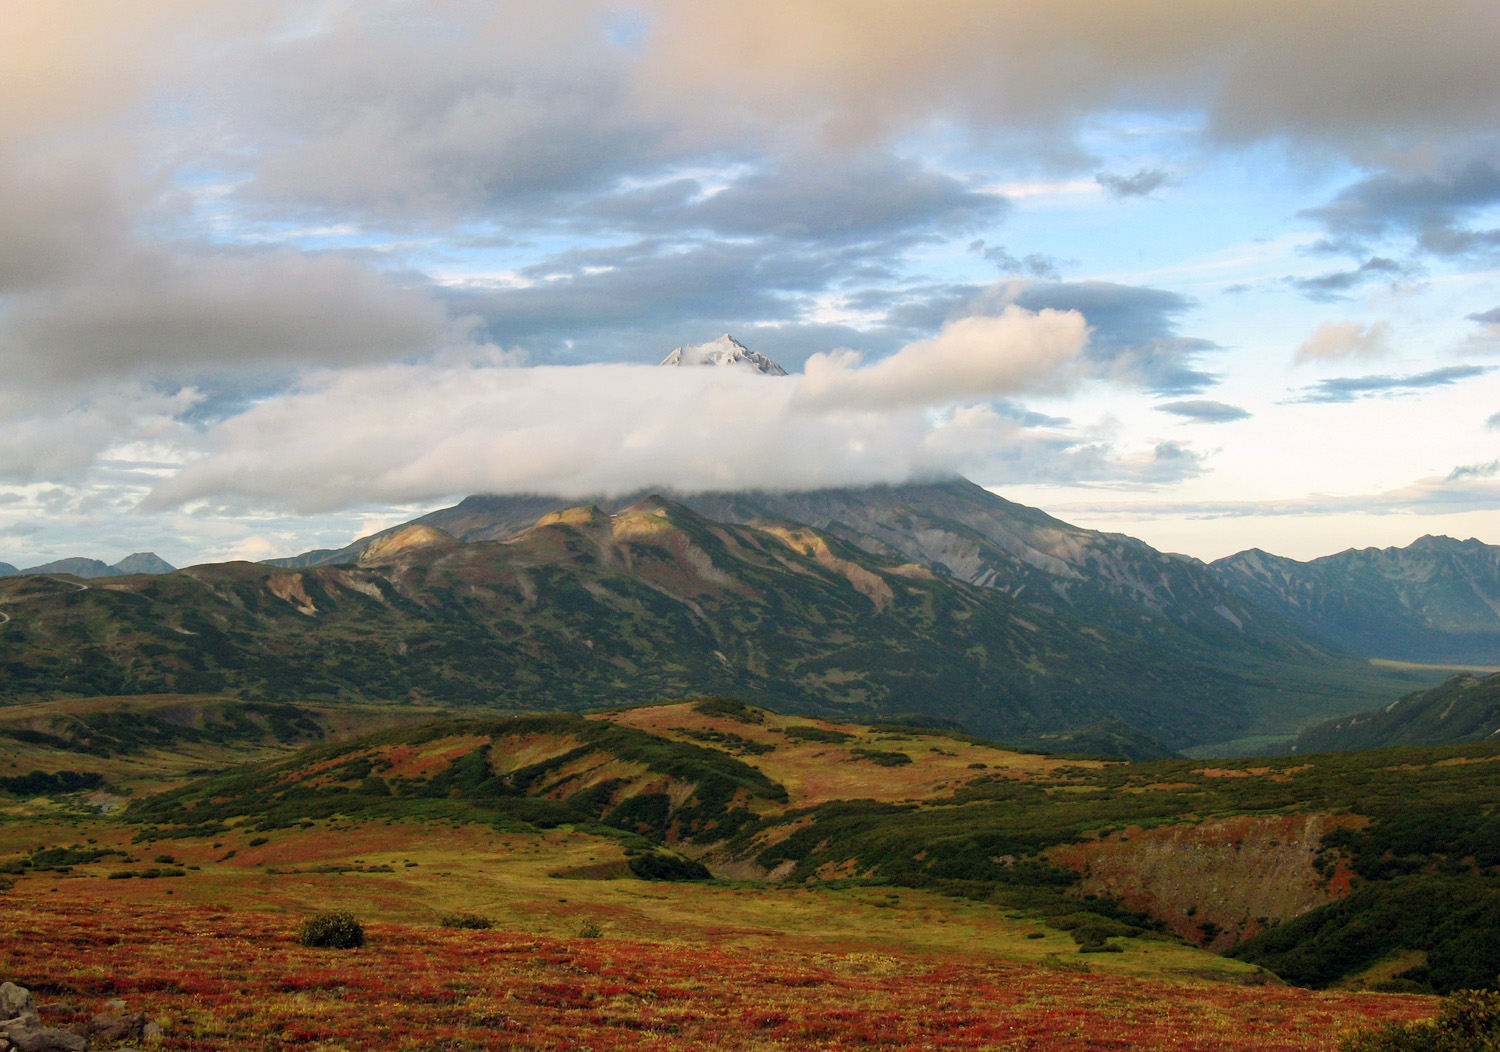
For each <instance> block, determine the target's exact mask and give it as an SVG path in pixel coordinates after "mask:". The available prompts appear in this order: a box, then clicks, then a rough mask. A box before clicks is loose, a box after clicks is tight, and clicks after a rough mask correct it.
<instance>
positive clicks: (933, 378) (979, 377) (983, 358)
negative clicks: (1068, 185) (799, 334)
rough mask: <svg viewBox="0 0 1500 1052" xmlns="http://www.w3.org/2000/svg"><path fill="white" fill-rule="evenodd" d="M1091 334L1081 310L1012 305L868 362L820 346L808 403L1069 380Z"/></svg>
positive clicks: (951, 394)
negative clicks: (827, 351)
mask: <svg viewBox="0 0 1500 1052" xmlns="http://www.w3.org/2000/svg"><path fill="white" fill-rule="evenodd" d="M1087 342H1088V330H1087V327H1086V325H1085V323H1084V319H1083V316H1082V315H1080V314H1078V313H1077V312H1074V311H1067V312H1064V311H1056V310H1042V311H1039V312H1037V313H1035V314H1033V313H1031V312H1030V311H1026V310H1022V309H1021V308H1020V307H1015V306H1011V307H1007V308H1006V309H1005V311H1004V313H1002V314H1001V315H999V316H998V317H986V316H982V315H980V316H974V317H969V318H961V319H959V320H958V321H954V322H951V323H950V324H948V325H946V326H944V328H943V330H942V331H941V332H940V333H939V334H938V335H937V336H935V337H933V338H932V339H930V340H919V341H917V342H916V343H913V344H911V345H909V346H907V347H905V348H903V349H902V350H900V351H898V352H897V353H896V354H893V355H890V356H889V357H886V358H882V359H880V360H879V361H877V362H874V363H872V364H870V365H866V366H863V367H860V364H859V362H860V356H859V355H858V354H857V353H855V352H853V351H845V352H842V353H840V352H834V353H832V354H815V355H813V356H812V357H810V358H809V359H808V360H807V364H806V365H805V366H804V374H803V376H804V379H803V382H802V385H801V390H800V392H799V396H800V398H801V399H802V400H803V402H804V404H807V405H813V406H857V407H860V408H864V409H870V408H880V409H884V408H899V407H909V406H923V405H934V404H942V403H945V402H953V401H957V400H960V399H964V398H994V397H999V396H1002V395H1008V394H1015V393H1018V392H1021V391H1028V390H1038V389H1051V390H1054V391H1056V390H1060V389H1064V388H1066V387H1067V386H1068V385H1069V383H1070V381H1073V380H1075V379H1076V377H1077V373H1076V372H1075V371H1074V370H1073V369H1072V368H1071V367H1072V365H1073V363H1074V362H1075V361H1076V359H1077V358H1078V356H1079V355H1080V354H1081V353H1082V351H1083V348H1084V346H1085V344H1086V343H1087Z"/></svg>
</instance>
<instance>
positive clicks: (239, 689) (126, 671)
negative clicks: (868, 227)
mask: <svg viewBox="0 0 1500 1052" xmlns="http://www.w3.org/2000/svg"><path fill="white" fill-rule="evenodd" d="M975 489H976V490H977V487H975ZM978 492H980V493H982V492H983V491H982V490H979V491H978ZM1142 547H1144V546H1142ZM1126 549H1127V550H1132V549H1129V546H1128V545H1127V546H1126ZM1179 563H1181V564H1183V565H1188V566H1191V564H1190V562H1188V561H1184V560H1170V561H1169V562H1168V563H1164V564H1162V566H1163V570H1164V571H1165V570H1167V569H1170V568H1172V567H1176V566H1177V565H1179ZM1197 572H1198V573H1200V574H1201V573H1202V571H1201V568H1200V569H1199V570H1198V571H1197ZM1184 589H1185V585H1184ZM1047 594H1048V595H1050V596H1052V597H1054V598H1055V597H1056V593H1053V592H1049V593H1047ZM1101 594H1105V595H1107V594H1108V592H1107V591H1106V592H1101ZM1210 598H1211V599H1212V598H1217V597H1215V596H1210ZM1231 601H1234V602H1238V601H1237V600H1231ZM0 605H3V608H4V611H5V613H6V614H7V615H8V618H9V620H8V621H7V622H6V623H5V625H4V626H3V629H0V665H3V667H4V668H5V669H6V670H7V675H6V678H5V680H4V682H3V684H0V691H3V693H4V696H5V697H8V698H10V699H16V700H18V699H20V698H23V697H35V696H45V695H47V694H55V693H77V694H90V695H92V694H133V693H201V692H213V691H223V690H228V691H232V692H234V693H236V694H239V695H241V696H243V697H248V698H256V699H263V700H294V699H308V700H317V699H349V700H354V699H360V698H377V699H385V700H397V699H400V698H412V699H413V700H433V701H441V702H444V703H448V704H465V703H472V704H485V705H492V706H493V705H499V706H504V707H512V708H516V709H527V710H538V709H541V710H559V709H561V710H580V709H588V708H597V707H600V706H603V705H610V704H626V703H631V702H639V701H649V700H656V699H660V698H669V697H680V696H688V695H693V694H720V695H730V696H735V697H740V698H744V699H746V700H748V701H754V702H762V703H766V704H771V703H774V704H776V705H778V706H780V707H782V708H785V709H788V710H793V711H803V712H814V713H823V714H828V715H838V716H841V717H844V718H856V719H873V718H879V717H882V716H890V715H905V714H919V715H924V716H929V717H938V718H942V719H948V720H957V721H959V722H960V723H962V724H963V726H965V727H966V728H968V729H970V730H971V731H973V732H976V733H980V734H987V735H991V736H994V737H997V738H1002V739H1005V740H1009V741H1013V742H1018V743H1022V744H1026V743H1032V744H1035V745H1037V746H1039V747H1047V742H1046V741H1045V740H1044V736H1047V735H1055V734H1070V735H1072V737H1071V738H1067V739H1057V742H1056V744H1055V745H1053V747H1062V748H1065V749H1069V750H1070V751H1073V750H1078V751H1082V750H1083V749H1087V750H1089V751H1094V750H1095V749H1101V748H1103V747H1112V746H1110V743H1111V742H1116V743H1119V744H1118V748H1120V749H1121V750H1125V751H1129V752H1132V753H1137V752H1138V751H1139V750H1141V749H1151V750H1160V743H1162V742H1164V743H1165V744H1166V745H1167V746H1168V747H1169V748H1170V749H1180V748H1182V747H1184V746H1187V745H1191V744H1195V743H1204V742H1215V741H1222V740H1225V739H1229V738H1233V737H1235V736H1237V735H1241V734H1243V733H1245V732H1246V731H1250V730H1254V729H1255V727H1256V726H1257V720H1258V718H1259V716H1260V715H1261V714H1262V713H1263V711H1264V710H1265V708H1266V705H1267V704H1268V700H1267V699H1272V700H1276V701H1278V703H1279V701H1280V699H1284V698H1286V697H1301V695H1298V694H1297V692H1298V691H1299V690H1305V689H1306V684H1308V683H1310V682H1313V683H1318V682H1320V683H1321V684H1322V686H1321V688H1320V689H1321V692H1322V693H1321V694H1320V695H1319V696H1318V697H1312V696H1311V695H1309V698H1308V704H1311V705H1313V708H1312V709H1311V712H1312V713H1313V714H1315V715H1316V714H1326V715H1332V714H1336V713H1338V712H1340V711H1345V712H1347V711H1349V710H1351V709H1355V708H1358V707H1359V706H1360V703H1361V701H1362V700H1363V699H1365V698H1368V697H1369V696H1370V695H1369V693H1368V692H1367V688H1368V684H1367V683H1360V682H1355V681H1354V680H1352V679H1350V675H1351V668H1352V667H1353V666H1354V665H1355V664H1357V663H1351V662H1349V661H1347V660H1344V659H1339V658H1338V657H1336V656H1334V655H1330V654H1328V653H1326V652H1323V651H1319V650H1317V649H1316V648H1313V647H1309V646H1307V645H1305V644H1303V643H1301V642H1299V641H1298V640H1297V639H1296V637H1295V636H1294V635H1292V634H1290V633H1286V634H1285V635H1284V636H1283V635H1280V634H1278V628H1277V625H1276V623H1275V621H1274V619H1273V618H1267V619H1266V620H1267V627H1265V628H1264V629H1261V628H1258V627H1253V626H1251V625H1250V624H1249V623H1247V622H1246V621H1244V619H1241V622H1240V625H1239V626H1235V625H1234V624H1233V622H1231V621H1228V620H1227V619H1225V618H1223V617H1221V616H1220V615H1217V614H1215V615H1214V616H1215V618H1216V619H1217V620H1221V621H1224V622H1225V624H1226V626H1228V627H1227V631H1228V635H1227V636H1226V638H1230V637H1234V638H1241V637H1238V636H1237V635H1236V634H1237V633H1239V632H1241V631H1242V632H1244V633H1245V634H1244V636H1243V637H1242V638H1243V639H1244V640H1245V642H1244V643H1242V644H1241V645H1239V646H1238V647H1232V646H1229V645H1227V644H1226V643H1219V642H1214V641H1213V638H1214V637H1210V636H1200V635H1197V634H1195V633H1194V631H1192V630H1191V627H1192V626H1193V624H1194V621H1193V618H1191V617H1188V616H1186V614H1184V615H1183V616H1184V624H1186V625H1187V626H1189V627H1182V626H1179V625H1177V624H1176V623H1175V622H1173V621H1171V620H1169V619H1168V618H1167V617H1166V616H1165V615H1159V614H1158V615H1147V614H1146V613H1144V612H1143V613H1140V614H1138V615H1137V616H1136V618H1135V620H1136V622H1138V624H1136V625H1132V626H1127V627H1130V628H1131V629H1132V630H1131V631H1129V632H1126V631H1120V630H1116V629H1115V628H1112V627H1110V626H1109V625H1108V624H1105V623H1102V622H1101V621H1098V620H1094V619H1091V618H1089V617H1085V616H1083V615H1082V614H1081V613H1080V608H1075V607H1074V606H1072V605H1070V604H1068V603H1065V602H1062V601H1060V600H1059V601H1052V602H1048V603H1045V604H1038V603H1036V602H1033V601H1031V600H1030V597H1029V596H1024V595H1023V596H1016V595H1012V594H1010V593H1008V592H1006V591H1005V590H1004V589H1001V588H996V587H979V586H975V585H972V584H968V583H966V582H964V581H961V580H958V579H956V578H955V577H952V576H947V575H943V574H939V573H936V572H934V571H933V570H932V569H930V568H929V567H927V566H924V565H922V564H920V563H916V562H913V561H911V560H907V559H901V558H891V557H887V556H879V555H873V554H870V553H868V552H865V551H862V550H861V549H859V548H857V547H854V546H853V545H851V544H848V543H846V542H845V541H842V540H840V539H839V538H838V537H835V536H832V535H830V534H827V533H824V532H822V531H819V530H815V529H813V528H811V527H809V526H805V525H801V524H795V523H787V522H770V521H762V522H761V523H759V524H758V525H756V526H744V525H736V524H730V523H723V522H717V521H714V520H711V519H708V518H706V517H704V516H702V515H700V514H698V513H696V512H694V511H693V510H691V509H689V508H687V507H685V506H683V505H681V504H676V503H673V502H671V501H667V500H663V499H661V498H649V499H647V500H645V501H641V502H638V503H636V504H634V505H632V506H631V507H629V508H626V509H623V510H621V511H620V512H618V513H616V514H615V515H613V516H611V515H608V514H606V513H605V512H603V511H601V510H599V509H598V508H593V507H578V508H572V509H566V510H562V511H558V512H555V513H552V514H549V515H546V516H544V517H542V519H541V521H540V522H539V523H537V524H535V525H533V526H531V527H529V528H527V529H524V530H522V531H519V532H517V533H514V534H512V535H510V536H507V537H505V538H504V539H503V540H495V541H473V542H469V543H461V542H460V541H459V540H456V539H455V538H453V537H452V536H450V535H449V534H448V533H447V532H446V531H443V530H441V529H440V528H438V527H436V526H434V525H432V524H431V523H419V524H415V525H413V526H410V527H407V528H404V529H401V530H397V531H388V532H386V533H384V534H382V535H381V536H379V537H377V538H375V539H373V540H372V541H370V542H368V543H367V544H366V545H365V549H364V552H363V555H362V557H361V558H360V559H357V560H353V561H351V562H348V563H345V564H342V565H327V566H319V567H305V568H280V567H273V566H266V565H255V564H250V563H226V564H219V565H205V566H195V567H192V568H190V569H187V570H181V571H178V572H176V573H172V574H166V575H162V576H156V577H136V578H122V579H120V580H119V581H113V580H112V581H110V582H109V583H108V584H107V585H94V586H91V587H82V588H80V587H78V586H76V585H72V584H70V583H69V582H66V581H60V580H56V579H53V578H49V577H41V576H32V577H20V578H11V579H7V580H3V581H0ZM1226 608H1227V607H1226ZM1185 609H1188V608H1185ZM1246 609H1247V610H1248V607H1246ZM1230 612H1231V613H1233V610H1232V609H1231V610H1230ZM1236 616H1238V615H1236ZM1214 631H1215V632H1216V633H1217V632H1218V631H1219V630H1218V629H1217V627H1216V626H1215V628H1214ZM1319 677H1322V679H1321V680H1320V679H1319ZM1320 705H1321V706H1322V707H1321V708H1319V707H1318V706H1320ZM1111 721H1116V722H1114V723H1112V722H1111ZM1120 721H1123V724H1125V725H1128V727H1129V728H1131V729H1133V731H1134V732H1135V735H1134V736H1132V735H1131V734H1127V733H1124V732H1123V730H1122V728H1121V726H1120ZM1141 733H1144V734H1145V735H1149V736H1151V737H1154V738H1156V739H1159V742H1158V743H1155V744H1153V743H1150V742H1149V741H1146V740H1145V739H1142V738H1140V737H1139V735H1140V734H1141Z"/></svg>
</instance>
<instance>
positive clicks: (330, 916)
mask: <svg viewBox="0 0 1500 1052" xmlns="http://www.w3.org/2000/svg"><path fill="white" fill-rule="evenodd" d="M297 941H298V942H299V943H301V944H302V945H303V946H316V947H321V948H325V949H331V950H353V949H356V948H357V947H360V946H363V945H364V944H365V929H364V925H362V924H360V923H359V921H358V920H357V919H356V918H355V916H354V914H352V913H350V912H349V911H348V910H325V911H324V912H322V913H314V914H313V915H312V916H311V917H308V918H307V919H306V920H304V921H303V922H302V925H301V926H300V927H299V928H298V929H297Z"/></svg>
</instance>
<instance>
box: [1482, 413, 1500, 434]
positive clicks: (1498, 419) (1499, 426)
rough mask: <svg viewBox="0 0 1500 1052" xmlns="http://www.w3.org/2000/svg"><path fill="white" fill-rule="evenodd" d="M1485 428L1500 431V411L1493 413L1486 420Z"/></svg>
mask: <svg viewBox="0 0 1500 1052" xmlns="http://www.w3.org/2000/svg"><path fill="white" fill-rule="evenodd" d="M1484 427H1485V430H1487V431H1500V413H1491V414H1490V415H1489V417H1488V418H1487V419H1486V420H1485V422H1484Z"/></svg>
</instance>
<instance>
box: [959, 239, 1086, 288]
mask: <svg viewBox="0 0 1500 1052" xmlns="http://www.w3.org/2000/svg"><path fill="white" fill-rule="evenodd" d="M969 251H970V252H978V253H979V254H980V255H981V256H982V257H984V258H985V259H987V260H989V261H990V262H991V263H993V264H995V266H996V268H998V269H999V270H1000V271H1001V272H1002V273H1005V274H1026V275H1028V276H1029V277H1033V278H1048V279H1051V280H1053V281H1056V280H1058V279H1059V278H1060V277H1061V276H1062V270H1061V268H1062V265H1063V263H1062V260H1059V259H1055V258H1054V257H1052V256H1048V255H1044V254H1042V253H1040V252H1031V253H1028V254H1027V255H1026V256H1025V257H1024V258H1017V257H1015V256H1013V255H1011V254H1010V252H1009V251H1007V249H1006V248H1005V246H1004V245H986V244H985V243H984V241H983V240H982V239H981V240H977V241H974V242H971V243H970V245H969Z"/></svg>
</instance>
